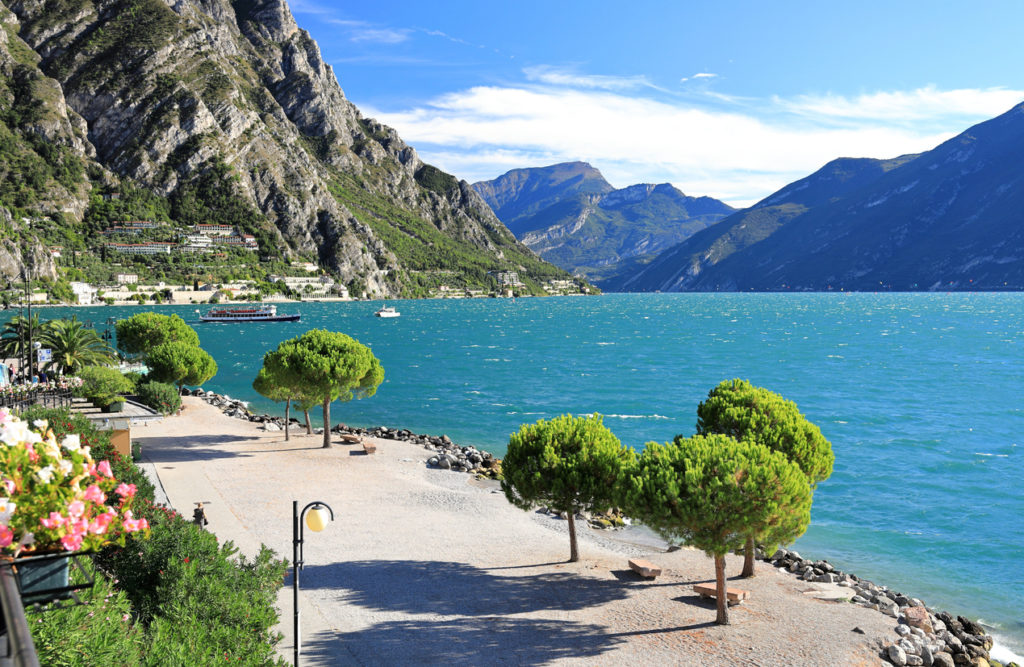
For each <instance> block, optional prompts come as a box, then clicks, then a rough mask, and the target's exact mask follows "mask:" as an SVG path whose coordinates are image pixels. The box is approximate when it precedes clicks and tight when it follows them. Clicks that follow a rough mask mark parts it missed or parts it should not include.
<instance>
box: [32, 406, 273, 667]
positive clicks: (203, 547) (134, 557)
mask: <svg viewBox="0 0 1024 667" xmlns="http://www.w3.org/2000/svg"><path fill="white" fill-rule="evenodd" d="M23 418H25V419H29V420H34V419H46V420H47V421H48V422H49V424H50V426H51V427H52V428H53V429H54V432H55V434H56V435H57V437H58V439H60V438H61V437H63V435H64V434H66V433H77V434H78V435H79V437H80V438H81V440H82V444H83V445H88V446H90V447H92V448H93V455H94V457H96V458H97V459H104V458H105V459H107V460H109V461H110V462H111V467H112V468H113V472H114V475H115V477H117V478H118V479H121V480H123V481H125V482H128V483H131V484H135V485H136V486H137V487H138V492H137V493H138V498H139V503H138V505H137V509H138V512H137V514H138V515H139V516H144V517H146V518H147V519H148V520H149V523H150V526H151V531H150V537H149V539H143V538H141V537H138V536H132V537H131V538H129V540H128V543H127V544H126V545H125V547H124V548H116V547H112V548H108V549H106V550H104V551H103V552H102V553H100V554H97V555H96V556H95V558H94V563H95V570H96V575H97V576H96V579H97V582H96V586H95V587H94V588H93V589H92V592H91V593H88V594H87V598H88V603H87V604H86V605H85V606H82V607H73V608H69V609H63V610H57V611H48V612H43V613H40V612H37V611H30V612H29V624H30V626H31V629H32V638H33V641H34V642H35V643H36V650H37V652H38V653H39V661H40V664H43V665H58V666H63V665H147V666H149V665H152V666H154V667H156V666H158V665H159V666H160V667H163V666H165V665H182V666H185V665H188V666H190V667H191V666H192V665H214V664H217V665H223V664H238V665H253V666H256V665H259V666H264V665H285V664H287V663H285V662H284V661H283V660H281V659H279V658H278V657H277V655H276V652H275V651H276V648H275V647H276V646H277V643H278V642H279V641H280V640H281V636H280V635H279V634H278V633H275V632H273V630H272V628H273V626H274V625H275V624H276V623H277V620H278V613H277V609H276V608H275V604H276V601H277V590H278V589H279V588H280V587H281V585H282V583H283V580H284V574H285V571H286V568H287V563H286V562H285V561H284V560H279V559H278V558H277V557H276V556H275V554H274V552H273V551H271V550H270V549H268V548H267V547H265V546H261V549H260V552H259V554H258V555H257V556H256V558H254V559H252V560H249V559H246V558H245V557H244V556H242V555H240V554H239V553H238V549H237V548H235V546H234V545H233V544H232V543H231V542H227V543H225V544H223V545H220V544H218V543H217V537H216V535H214V534H213V533H208V532H205V531H203V530H200V529H199V528H197V527H196V526H194V525H192V523H191V522H190V521H186V520H185V519H184V518H182V517H181V515H180V514H178V513H177V512H175V511H174V510H171V509H168V508H166V507H163V506H162V505H156V504H154V503H153V486H152V484H151V483H150V482H149V480H148V479H147V478H146V476H145V475H144V474H143V473H142V471H141V470H140V469H139V468H138V467H137V466H136V465H135V464H133V463H132V462H131V461H129V460H127V459H126V458H122V457H120V456H118V455H117V453H116V452H115V451H113V448H112V447H111V445H110V438H109V437H108V436H107V435H106V434H105V433H103V432H102V431H97V430H96V428H95V427H94V426H93V425H92V423H91V422H89V420H88V419H86V418H84V417H82V416H81V415H71V414H69V413H68V411H67V410H52V409H42V408H32V409H30V410H28V411H26V412H25V414H24V415H23Z"/></svg>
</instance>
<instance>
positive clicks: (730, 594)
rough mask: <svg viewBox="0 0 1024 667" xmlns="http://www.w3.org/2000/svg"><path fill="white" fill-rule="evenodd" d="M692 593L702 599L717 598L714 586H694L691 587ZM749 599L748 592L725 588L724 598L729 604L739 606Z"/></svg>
mask: <svg viewBox="0 0 1024 667" xmlns="http://www.w3.org/2000/svg"><path fill="white" fill-rule="evenodd" d="M693 592H694V593H697V594H698V595H700V596H701V597H702V598H717V597H718V590H717V587H716V586H715V584H695V585H694V586H693ZM749 597H750V591H744V590H740V589H739V588H726V589H725V598H726V600H727V601H728V603H729V604H739V603H741V602H743V601H744V600H746V599H747V598H749Z"/></svg>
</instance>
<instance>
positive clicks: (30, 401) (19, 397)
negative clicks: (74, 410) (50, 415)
mask: <svg viewBox="0 0 1024 667" xmlns="http://www.w3.org/2000/svg"><path fill="white" fill-rule="evenodd" d="M33 405H42V406H43V407H46V408H66V407H68V406H70V405H71V390H70V389H62V388H59V387H58V388H54V387H46V386H39V387H32V386H24V387H22V386H19V385H14V386H12V387H8V388H4V389H0V408H7V409H8V410H10V411H12V412H23V411H25V410H26V409H28V408H30V407H32V406H33Z"/></svg>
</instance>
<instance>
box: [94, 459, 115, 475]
mask: <svg viewBox="0 0 1024 667" xmlns="http://www.w3.org/2000/svg"><path fill="white" fill-rule="evenodd" d="M96 469H97V470H99V471H100V474H102V475H103V476H104V477H113V476H114V473H113V472H111V470H110V461H100V462H99V463H98V464H97V465H96Z"/></svg>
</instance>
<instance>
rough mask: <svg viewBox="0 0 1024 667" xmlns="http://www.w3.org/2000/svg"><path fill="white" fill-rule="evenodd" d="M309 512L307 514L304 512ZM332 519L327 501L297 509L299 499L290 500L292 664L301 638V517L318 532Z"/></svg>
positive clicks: (316, 502) (300, 643)
mask: <svg viewBox="0 0 1024 667" xmlns="http://www.w3.org/2000/svg"><path fill="white" fill-rule="evenodd" d="M307 512H308V513H309V514H308V516H307V514H306V513H307ZM328 516H329V517H330V520H331V521H334V510H332V509H331V507H330V505H328V504H327V503H323V502H320V501H319V500H317V501H314V502H311V503H310V504H308V505H306V506H305V507H303V508H302V511H301V512H300V511H299V501H297V500H293V501H292V609H293V610H294V612H295V622H294V635H295V638H294V642H295V659H294V660H292V664H293V665H294V666H295V667H299V653H300V652H301V646H302V640H301V637H300V635H299V572H301V571H302V542H303V540H302V519H303V517H305V519H306V525H307V526H309V529H310V530H312V531H313V532H314V533H319V532H320V531H321V530H323V529H324V527H326V526H327V519H328Z"/></svg>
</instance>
